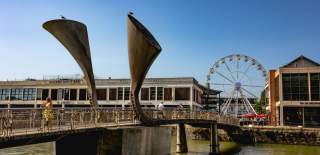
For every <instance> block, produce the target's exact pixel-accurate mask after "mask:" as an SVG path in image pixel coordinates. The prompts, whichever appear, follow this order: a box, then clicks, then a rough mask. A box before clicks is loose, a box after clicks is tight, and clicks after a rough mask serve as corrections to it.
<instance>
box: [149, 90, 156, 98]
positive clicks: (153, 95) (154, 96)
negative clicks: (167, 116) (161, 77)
mask: <svg viewBox="0 0 320 155" xmlns="http://www.w3.org/2000/svg"><path fill="white" fill-rule="evenodd" d="M150 92H151V95H150V100H155V99H156V87H150Z"/></svg>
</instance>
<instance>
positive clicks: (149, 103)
mask: <svg viewBox="0 0 320 155" xmlns="http://www.w3.org/2000/svg"><path fill="white" fill-rule="evenodd" d="M96 85H97V99H98V104H99V106H102V107H122V108H124V107H129V106H130V100H129V93H130V80H129V79H111V78H108V79H96ZM206 91H208V90H207V89H206V87H204V86H202V85H201V84H199V83H198V81H197V80H195V79H194V78H192V77H178V78H147V79H145V81H144V84H143V86H142V89H141V92H140V96H139V97H140V100H141V104H142V106H143V107H156V106H157V105H158V104H160V103H163V104H164V105H165V107H177V106H178V105H183V106H184V107H185V108H189V109H199V108H201V107H203V104H204V99H203V98H204V97H203V95H204V94H205V92H206ZM211 91H213V90H211ZM47 97H51V99H52V100H53V104H54V107H84V106H90V103H89V100H88V97H87V86H86V84H85V81H84V80H82V79H81V78H79V77H78V78H70V77H61V76H60V77H58V76H57V77H54V78H44V79H43V80H35V79H27V80H22V81H0V107H2V108H7V107H11V108H15V107H39V106H40V105H41V104H42V102H43V100H45V99H46V98H47Z"/></svg>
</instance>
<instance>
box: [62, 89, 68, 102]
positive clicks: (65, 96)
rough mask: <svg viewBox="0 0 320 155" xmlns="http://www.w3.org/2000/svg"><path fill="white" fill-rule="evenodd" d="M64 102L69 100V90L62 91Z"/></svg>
mask: <svg viewBox="0 0 320 155" xmlns="http://www.w3.org/2000/svg"><path fill="white" fill-rule="evenodd" d="M63 99H64V100H70V89H64V97H63Z"/></svg>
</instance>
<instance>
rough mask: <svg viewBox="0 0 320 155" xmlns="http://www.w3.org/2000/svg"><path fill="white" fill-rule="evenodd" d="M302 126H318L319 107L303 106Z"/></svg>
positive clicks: (319, 118) (319, 121) (319, 125)
mask: <svg viewBox="0 0 320 155" xmlns="http://www.w3.org/2000/svg"><path fill="white" fill-rule="evenodd" d="M304 126H306V127H320V107H304Z"/></svg>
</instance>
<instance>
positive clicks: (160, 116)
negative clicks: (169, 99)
mask: <svg viewBox="0 0 320 155" xmlns="http://www.w3.org/2000/svg"><path fill="white" fill-rule="evenodd" d="M158 110H159V111H158V118H162V119H163V118H164V113H163V110H164V105H163V103H162V102H161V103H160V104H158Z"/></svg>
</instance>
